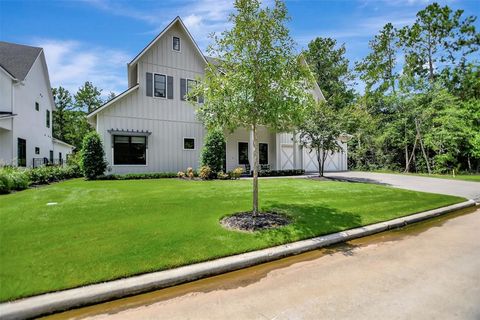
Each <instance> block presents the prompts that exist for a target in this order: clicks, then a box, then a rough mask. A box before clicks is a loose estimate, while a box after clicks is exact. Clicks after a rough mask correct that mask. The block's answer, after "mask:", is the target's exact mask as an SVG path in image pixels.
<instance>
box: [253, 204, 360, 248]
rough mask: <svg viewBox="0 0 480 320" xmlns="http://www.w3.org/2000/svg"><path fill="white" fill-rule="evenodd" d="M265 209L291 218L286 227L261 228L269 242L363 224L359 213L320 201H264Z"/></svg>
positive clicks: (313, 235)
mask: <svg viewBox="0 0 480 320" xmlns="http://www.w3.org/2000/svg"><path fill="white" fill-rule="evenodd" d="M264 210H265V211H274V212H278V213H283V214H285V215H287V216H288V217H290V218H291V219H292V220H293V221H292V224H290V225H289V226H287V227H284V228H278V229H272V230H268V231H266V232H262V234H261V236H262V238H265V237H266V240H267V241H269V242H271V243H272V244H275V243H279V242H284V243H285V242H290V241H296V240H302V239H308V238H312V237H316V236H320V235H325V234H329V233H334V232H338V231H343V230H347V229H352V228H355V227H359V226H361V225H362V217H361V216H360V215H359V214H357V213H353V212H349V211H343V210H338V209H335V208H332V207H329V206H325V205H321V204H318V205H313V204H285V203H279V202H267V203H266V205H265V206H264Z"/></svg>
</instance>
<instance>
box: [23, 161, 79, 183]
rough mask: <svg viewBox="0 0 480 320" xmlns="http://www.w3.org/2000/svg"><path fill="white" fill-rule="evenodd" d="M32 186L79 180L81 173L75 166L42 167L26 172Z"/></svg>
mask: <svg viewBox="0 0 480 320" xmlns="http://www.w3.org/2000/svg"><path fill="white" fill-rule="evenodd" d="M26 173H27V175H28V177H29V179H30V182H31V184H32V185H41V184H49V183H51V182H58V181H62V180H67V179H72V178H79V177H81V176H82V172H81V171H80V169H79V168H78V167H75V166H69V165H67V166H63V167H60V166H42V167H38V168H34V169H29V170H26Z"/></svg>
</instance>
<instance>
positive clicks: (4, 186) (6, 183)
mask: <svg viewBox="0 0 480 320" xmlns="http://www.w3.org/2000/svg"><path fill="white" fill-rule="evenodd" d="M29 184H30V179H29V177H28V174H27V171H26V170H19V169H17V168H12V167H4V168H1V169H0V194H6V193H9V192H10V191H12V190H17V191H19V190H24V189H27V188H28V186H29Z"/></svg>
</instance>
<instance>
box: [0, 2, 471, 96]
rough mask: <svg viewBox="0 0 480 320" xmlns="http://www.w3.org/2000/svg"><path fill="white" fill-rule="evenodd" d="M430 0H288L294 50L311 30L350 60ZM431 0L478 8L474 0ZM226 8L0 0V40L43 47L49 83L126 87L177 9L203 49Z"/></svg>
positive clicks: (191, 4) (230, 7) (412, 18)
mask: <svg viewBox="0 0 480 320" xmlns="http://www.w3.org/2000/svg"><path fill="white" fill-rule="evenodd" d="M431 2H432V1H427V0H287V1H286V5H287V9H288V12H289V16H290V21H289V22H288V26H289V28H290V31H291V36H292V38H293V39H294V40H295V42H296V43H297V49H298V51H300V50H302V49H305V48H306V47H307V45H308V42H309V41H311V40H312V39H314V38H315V37H332V38H335V39H337V41H338V42H339V43H345V46H346V48H347V57H348V58H349V60H350V61H351V64H352V65H353V62H354V61H357V60H360V59H361V58H362V57H364V56H365V55H366V54H367V53H368V41H369V40H370V39H371V38H372V37H373V36H374V35H375V34H376V33H377V32H378V31H379V30H380V29H381V28H382V26H383V25H385V24H386V23H387V22H392V23H393V24H394V26H396V27H402V26H404V25H406V24H411V23H412V22H414V21H415V14H416V13H417V12H418V11H419V10H421V9H423V8H424V7H425V6H426V5H428V4H429V3H431ZM437 2H439V3H440V4H442V5H445V4H448V5H449V6H450V7H452V8H454V9H463V10H465V13H464V15H475V16H479V15H480V0H440V1H437ZM271 3H272V0H264V5H271ZM232 11H233V3H232V1H230V0H178V1H175V0H136V1H120V0H55V1H52V0H29V1H26V0H25V1H21V0H0V40H1V41H8V42H15V43H19V44H26V45H33V46H39V47H42V48H44V51H45V56H46V59H47V64H48V69H49V73H50V80H51V82H52V86H53V87H57V86H63V87H65V88H67V89H68V90H70V91H71V92H72V93H74V92H75V91H76V90H77V89H78V87H80V86H81V85H82V84H83V83H84V82H85V81H87V80H88V81H92V82H93V84H94V85H96V86H97V87H99V88H101V89H103V95H104V96H106V95H107V94H108V93H109V92H110V91H111V92H114V93H117V94H118V93H120V92H122V91H123V90H125V89H126V88H127V77H126V70H127V68H126V64H127V63H128V62H129V61H131V60H132V58H133V57H135V55H136V54H137V53H138V52H140V51H141V50H142V49H143V48H144V47H145V46H146V45H147V44H148V43H149V42H150V41H151V40H152V39H153V38H154V37H155V36H156V35H157V34H158V33H159V32H161V31H162V30H163V28H164V27H165V26H167V25H168V24H169V22H170V21H171V20H173V19H174V18H175V17H176V16H180V17H181V18H182V19H183V21H184V22H185V24H186V26H187V28H188V29H189V31H190V33H191V34H192V35H193V37H194V39H195V40H196V41H197V43H198V45H199V46H200V49H201V50H202V51H203V52H204V53H206V47H207V46H208V44H209V43H210V39H209V35H210V34H211V33H212V32H216V33H219V32H221V31H223V30H225V29H226V28H228V27H229V24H228V21H227V17H228V14H229V13H231V12H232ZM476 27H477V28H478V29H480V21H476ZM357 89H358V88H357Z"/></svg>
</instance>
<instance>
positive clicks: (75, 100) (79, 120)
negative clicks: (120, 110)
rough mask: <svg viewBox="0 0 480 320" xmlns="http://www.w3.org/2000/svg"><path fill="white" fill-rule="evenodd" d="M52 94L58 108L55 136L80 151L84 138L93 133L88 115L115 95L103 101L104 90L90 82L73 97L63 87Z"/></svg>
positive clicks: (54, 113) (54, 119)
mask: <svg viewBox="0 0 480 320" xmlns="http://www.w3.org/2000/svg"><path fill="white" fill-rule="evenodd" d="M52 92H53V99H54V102H55V108H56V110H55V111H54V112H53V136H54V137H55V138H57V139H60V140H62V141H65V142H67V143H69V144H71V145H73V146H75V148H76V150H80V149H81V148H82V141H83V138H84V137H85V136H86V135H87V134H88V133H89V132H91V131H93V128H92V126H91V125H90V124H89V123H88V122H87V118H86V115H87V114H88V113H89V112H92V111H93V110H95V109H96V108H98V107H100V106H101V105H102V104H103V103H105V102H106V101H108V100H111V99H113V98H114V97H115V94H114V93H113V92H110V93H109V94H108V96H107V98H106V99H105V100H103V99H102V98H101V94H102V89H99V88H97V87H96V86H94V85H93V84H92V83H91V82H89V81H86V82H85V83H84V85H83V86H81V87H80V88H78V90H77V92H76V93H75V94H73V95H72V94H71V93H70V92H69V91H68V90H67V89H65V88H63V87H61V86H60V87H58V88H53V89H52Z"/></svg>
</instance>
